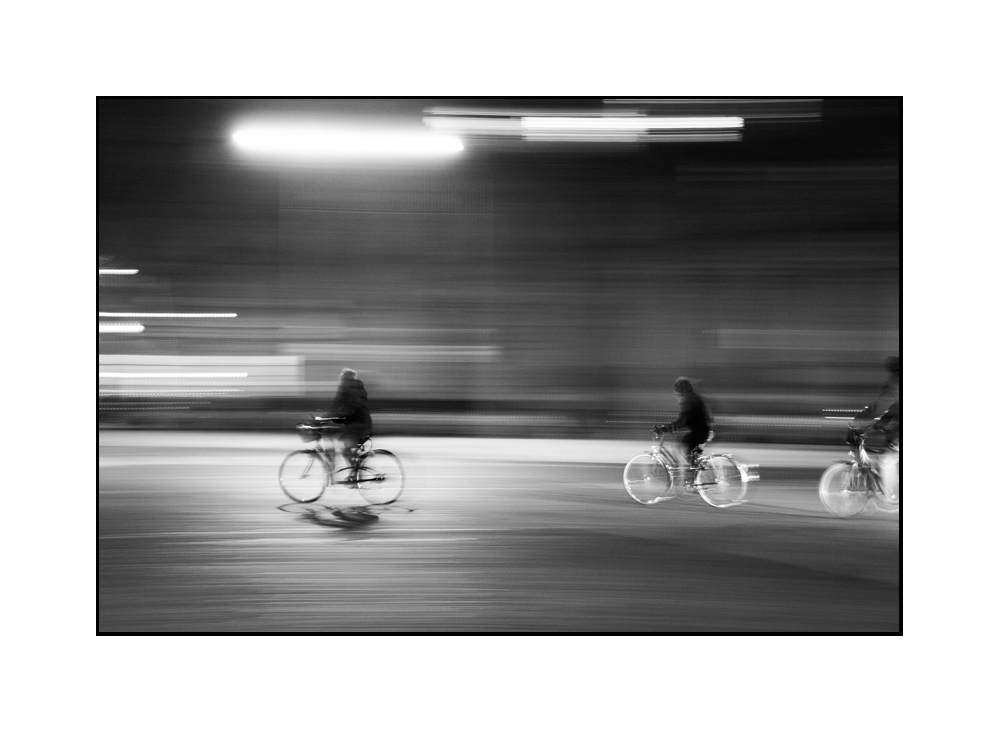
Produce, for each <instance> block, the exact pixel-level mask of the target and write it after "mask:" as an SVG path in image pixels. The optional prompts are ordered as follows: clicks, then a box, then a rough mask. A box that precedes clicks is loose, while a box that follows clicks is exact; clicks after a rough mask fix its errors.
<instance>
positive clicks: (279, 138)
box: [232, 125, 464, 158]
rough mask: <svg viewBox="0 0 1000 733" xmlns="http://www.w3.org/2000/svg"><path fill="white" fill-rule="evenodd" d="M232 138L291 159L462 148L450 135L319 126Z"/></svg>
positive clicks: (415, 154) (442, 152)
mask: <svg viewBox="0 0 1000 733" xmlns="http://www.w3.org/2000/svg"><path fill="white" fill-rule="evenodd" d="M232 139H233V143H234V144H235V145H236V146H237V147H238V148H240V149H241V150H245V151H247V152H249V153H258V154H262V155H278V156H289V157H294V158H313V157H318V158H424V157H439V156H446V155H454V154H456V153H459V152H461V151H462V150H463V149H464V146H463V145H462V141H461V140H460V139H459V138H457V137H455V136H453V135H437V134H434V133H426V132H391V131H382V132H371V131H367V130H352V129H342V128H336V127H319V126H294V125H293V126H284V127H282V126H277V127H271V126H268V127H264V126H256V127H246V128H242V129H240V130H237V131H236V132H234V133H233V136H232Z"/></svg>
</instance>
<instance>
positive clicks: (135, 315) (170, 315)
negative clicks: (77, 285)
mask: <svg viewBox="0 0 1000 733" xmlns="http://www.w3.org/2000/svg"><path fill="white" fill-rule="evenodd" d="M97 315H99V316H100V317H101V318H236V314H235V313H104V312H98V314H97Z"/></svg>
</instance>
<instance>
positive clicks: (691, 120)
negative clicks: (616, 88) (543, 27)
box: [521, 117, 743, 132]
mask: <svg viewBox="0 0 1000 733" xmlns="http://www.w3.org/2000/svg"><path fill="white" fill-rule="evenodd" d="M521 125H522V127H524V129H525V130H526V131H537V130H572V131H581V130H599V131H602V132H609V131H613V130H622V131H647V130H732V129H737V130H738V129H741V128H742V127H743V118H742V117H522V118H521Z"/></svg>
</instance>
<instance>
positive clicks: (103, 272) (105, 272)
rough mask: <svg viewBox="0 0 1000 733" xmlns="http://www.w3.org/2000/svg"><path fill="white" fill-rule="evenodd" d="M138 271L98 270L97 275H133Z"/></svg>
mask: <svg viewBox="0 0 1000 733" xmlns="http://www.w3.org/2000/svg"><path fill="white" fill-rule="evenodd" d="M137 272H139V271H138V270H106V269H98V271H97V274H98V275H135V274H136V273H137Z"/></svg>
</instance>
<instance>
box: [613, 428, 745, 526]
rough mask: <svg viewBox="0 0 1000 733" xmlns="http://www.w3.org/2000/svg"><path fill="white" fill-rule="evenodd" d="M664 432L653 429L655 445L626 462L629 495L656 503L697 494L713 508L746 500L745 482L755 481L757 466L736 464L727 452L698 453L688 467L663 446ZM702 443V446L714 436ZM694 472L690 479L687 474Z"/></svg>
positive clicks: (643, 501)
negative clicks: (681, 495)
mask: <svg viewBox="0 0 1000 733" xmlns="http://www.w3.org/2000/svg"><path fill="white" fill-rule="evenodd" d="M665 436H666V431H663V430H660V429H658V428H655V427H654V428H653V438H654V439H657V440H658V442H657V444H656V445H654V446H652V447H651V448H650V450H648V451H647V452H645V453H640V454H639V455H637V456H635V457H634V458H632V459H631V460H630V461H629V462H628V463H626V464H625V471H624V472H623V474H622V481H623V482H624V483H625V490H626V491H627V492H628V495H629V496H631V497H632V498H633V499H635V500H636V501H637V502H639V503H640V504H646V505H650V504H657V503H659V502H661V501H667V500H669V499H673V498H674V497H675V496H678V495H679V494H680V493H685V494H695V493H697V494H699V495H700V496H701V498H702V499H704V500H705V501H706V502H708V503H709V504H711V505H712V506H714V507H719V508H726V507H731V506H736V505H737V504H743V503H745V502H746V498H745V497H746V493H747V484H748V483H749V482H750V481H758V480H759V479H760V476H759V475H758V474H757V471H756V468H757V467H756V466H753V465H749V464H741V463H738V462H737V461H736V460H735V459H734V458H733V456H732V454H730V453H704V452H702V453H700V454H699V455H698V457H697V458H696V460H695V464H694V465H693V466H691V467H690V468H688V467H686V466H684V464H683V463H682V461H681V460H680V459H679V458H678V457H677V456H676V455H674V453H672V452H671V451H670V450H669V449H668V448H667V447H666V446H664V445H663V440H664V437H665ZM714 437H715V436H714V433H709V437H708V440H706V441H705V442H704V443H702V445H701V447H702V448H703V447H704V446H705V445H707V444H708V443H709V442H710V441H711V440H712V439H713V438H714ZM691 472H693V473H694V478H693V480H692V479H691V478H690V473H691Z"/></svg>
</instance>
